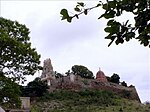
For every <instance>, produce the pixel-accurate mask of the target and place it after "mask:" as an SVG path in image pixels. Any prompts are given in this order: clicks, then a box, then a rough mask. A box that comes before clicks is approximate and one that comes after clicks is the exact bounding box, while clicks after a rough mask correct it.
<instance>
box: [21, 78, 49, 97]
mask: <svg viewBox="0 0 150 112" xmlns="http://www.w3.org/2000/svg"><path fill="white" fill-rule="evenodd" d="M47 89H48V85H47V84H46V83H45V82H43V81H41V79H40V78H35V80H33V81H31V82H29V83H28V84H27V86H25V87H23V86H21V92H22V96H28V97H41V96H43V95H44V93H46V92H47Z"/></svg>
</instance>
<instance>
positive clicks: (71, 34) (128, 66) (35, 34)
mask: <svg viewBox="0 0 150 112" xmlns="http://www.w3.org/2000/svg"><path fill="white" fill-rule="evenodd" d="M75 4H76V2H68V1H66V2H64V1H63V2H51V1H49V2H46V1H44V2H40V1H39V2H32V1H30V2H27V1H24V2H23V1H21V2H19V1H16V2H14V1H13V2H10V1H9V2H8V1H2V3H1V6H2V7H1V15H2V16H3V17H6V18H9V19H12V20H18V21H19V22H20V23H22V24H25V25H26V26H27V27H29V29H30V31H31V34H30V36H31V42H32V46H33V47H36V48H37V51H38V52H39V53H40V54H41V55H42V58H41V61H43V60H44V59H46V58H51V60H52V64H53V67H54V70H56V71H58V72H61V73H62V72H63V73H65V72H66V71H67V70H68V69H70V68H71V67H72V66H73V65H75V64H80V65H84V66H86V67H88V68H89V69H90V70H91V71H93V73H94V74H96V72H97V71H98V69H99V67H101V69H102V70H103V71H104V73H105V74H106V75H108V76H111V75H112V74H113V73H118V74H119V75H120V77H121V81H123V80H125V81H126V82H127V83H128V84H129V85H130V84H133V85H135V86H136V88H137V91H138V93H139V95H140V97H141V98H142V101H145V100H150V99H149V96H148V93H149V89H150V88H149V87H150V84H149V82H150V80H149V79H150V76H149V75H150V71H149V70H150V69H149V68H150V64H149V63H150V55H149V54H150V52H149V49H148V48H145V47H143V46H142V45H140V44H139V42H137V41H136V40H131V41H130V42H128V43H124V44H123V45H118V46H117V45H115V44H114V43H113V45H111V46H110V47H107V45H108V43H109V42H110V41H109V40H105V39H104V37H105V36H106V35H107V34H106V33H105V32H104V30H103V29H104V27H105V26H106V21H105V20H104V19H102V20H97V18H98V17H99V12H100V11H101V10H100V9H95V10H94V11H91V12H90V13H89V15H88V16H81V17H80V19H79V20H77V19H74V20H73V22H72V23H71V24H70V23H67V22H66V21H61V17H60V14H59V12H60V10H61V9H62V8H64V7H65V8H68V9H73V6H75ZM94 4H95V2H89V3H88V2H87V7H88V6H93V5H94ZM95 11H96V12H97V13H95ZM6 12H7V13H6ZM69 13H70V12H69ZM39 75H40V74H39V73H37V74H36V75H35V76H34V77H28V81H31V79H34V78H35V77H36V76H39Z"/></svg>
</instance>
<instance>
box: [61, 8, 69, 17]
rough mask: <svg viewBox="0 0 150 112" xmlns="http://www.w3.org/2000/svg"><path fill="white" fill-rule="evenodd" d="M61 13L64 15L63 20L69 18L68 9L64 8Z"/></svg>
mask: <svg viewBox="0 0 150 112" xmlns="http://www.w3.org/2000/svg"><path fill="white" fill-rule="evenodd" d="M60 14H61V15H63V16H62V19H61V20H64V19H67V18H68V17H69V14H68V11H67V10H66V9H62V10H61V11H60Z"/></svg>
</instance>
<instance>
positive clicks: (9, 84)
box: [0, 72, 21, 108]
mask: <svg viewBox="0 0 150 112" xmlns="http://www.w3.org/2000/svg"><path fill="white" fill-rule="evenodd" d="M20 94H21V91H20V88H19V85H18V84H17V83H15V82H14V81H12V80H11V79H10V78H8V77H6V76H5V75H4V74H3V73H2V72H0V105H1V106H3V107H4V108H18V107H20V106H21V101H20V98H19V96H20Z"/></svg>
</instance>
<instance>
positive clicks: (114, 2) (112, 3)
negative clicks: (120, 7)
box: [108, 1, 116, 8]
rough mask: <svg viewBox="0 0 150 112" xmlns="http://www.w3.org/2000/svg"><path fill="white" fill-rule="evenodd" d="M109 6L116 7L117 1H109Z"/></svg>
mask: <svg viewBox="0 0 150 112" xmlns="http://www.w3.org/2000/svg"><path fill="white" fill-rule="evenodd" d="M108 6H109V7H111V8H116V1H109V2H108Z"/></svg>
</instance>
